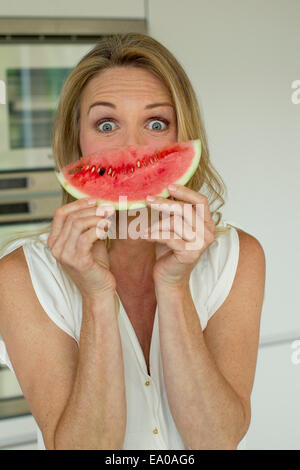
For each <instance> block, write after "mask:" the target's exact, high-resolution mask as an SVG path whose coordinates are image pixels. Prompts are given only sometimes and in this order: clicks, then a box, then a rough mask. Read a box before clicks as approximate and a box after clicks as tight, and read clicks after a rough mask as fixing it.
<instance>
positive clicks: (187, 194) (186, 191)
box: [168, 184, 211, 223]
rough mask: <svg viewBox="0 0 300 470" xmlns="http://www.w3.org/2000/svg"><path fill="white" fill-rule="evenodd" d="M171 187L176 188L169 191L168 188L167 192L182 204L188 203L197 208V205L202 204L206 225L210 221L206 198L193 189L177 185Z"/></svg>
mask: <svg viewBox="0 0 300 470" xmlns="http://www.w3.org/2000/svg"><path fill="white" fill-rule="evenodd" d="M173 186H175V187H176V190H171V189H169V187H168V191H169V192H170V194H171V196H173V197H175V198H176V199H178V200H180V201H184V202H190V203H191V204H193V206H195V207H196V206H197V205H198V204H200V205H201V204H203V207H204V220H205V222H207V223H210V221H211V215H210V209H209V204H208V200H207V198H206V196H204V195H203V194H201V193H198V192H197V191H194V190H193V189H190V188H187V187H186V186H181V185H178V184H174V185H173Z"/></svg>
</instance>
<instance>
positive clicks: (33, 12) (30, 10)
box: [1, 0, 145, 18]
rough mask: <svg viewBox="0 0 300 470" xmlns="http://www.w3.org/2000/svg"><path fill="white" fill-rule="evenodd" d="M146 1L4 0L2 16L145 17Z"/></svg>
mask: <svg viewBox="0 0 300 470" xmlns="http://www.w3.org/2000/svg"><path fill="white" fill-rule="evenodd" d="M144 15H145V11H144V1H142V0H126V1H124V0H110V1H109V2H107V1H105V0H85V1H84V8H82V3H81V2H74V1H71V0H52V1H51V2H40V1H39V0H27V1H26V2H24V3H22V2H2V4H1V16H18V17H21V16H31V17H34V16H48V17H61V18H62V17H73V18H76V17H80V18H84V17H90V18H91V17H93V18H144Z"/></svg>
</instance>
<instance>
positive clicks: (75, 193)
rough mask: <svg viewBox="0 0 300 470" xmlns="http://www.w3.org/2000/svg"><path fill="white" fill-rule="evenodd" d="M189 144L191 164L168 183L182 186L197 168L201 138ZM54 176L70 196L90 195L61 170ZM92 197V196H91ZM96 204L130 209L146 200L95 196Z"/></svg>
mask: <svg viewBox="0 0 300 470" xmlns="http://www.w3.org/2000/svg"><path fill="white" fill-rule="evenodd" d="M191 144H192V145H193V146H194V151H195V155H194V157H193V162H192V164H191V166H190V167H189V168H188V170H187V171H186V172H185V173H184V174H183V175H182V176H181V177H180V178H179V179H178V180H176V181H170V183H174V184H178V185H181V186H184V185H185V184H186V183H187V182H188V181H189V180H190V179H191V177H192V176H193V174H194V173H195V171H196V170H197V168H198V165H199V162H200V158H201V153H202V145H201V140H200V139H197V140H193V141H191ZM55 175H56V178H57V179H58V181H59V183H60V184H61V186H62V187H63V188H64V189H65V190H66V191H67V192H68V193H69V194H71V196H73V197H74V198H75V199H82V198H89V197H90V196H89V195H87V194H86V193H83V192H82V191H80V190H79V189H77V188H75V187H74V186H72V185H71V184H70V183H69V181H68V180H67V179H66V178H65V177H64V175H63V173H62V171H60V172H57V171H55ZM157 196H160V197H163V198H168V197H169V196H171V194H170V193H169V191H168V190H167V189H164V190H163V191H162V192H161V193H159V194H157ZM93 199H94V198H93ZM97 205H98V206H100V205H113V206H114V208H115V209H116V210H130V209H140V208H142V207H147V203H146V201H145V200H144V199H143V200H140V201H133V202H131V201H127V202H126V201H121V202H120V203H119V202H116V201H110V200H108V199H105V200H103V199H99V198H97Z"/></svg>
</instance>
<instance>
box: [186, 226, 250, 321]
mask: <svg viewBox="0 0 300 470" xmlns="http://www.w3.org/2000/svg"><path fill="white" fill-rule="evenodd" d="M220 227H222V228H223V229H225V230H224V231H222V232H219V233H218V235H217V236H215V240H214V242H213V243H212V244H211V245H210V246H209V247H208V248H207V249H206V250H205V251H204V252H203V254H202V256H201V258H200V260H199V262H198V264H197V265H196V268H195V269H194V272H193V276H192V288H193V292H194V298H195V300H196V301H199V302H201V304H202V306H203V309H204V312H205V314H206V321H208V320H209V319H210V318H211V316H212V315H213V314H214V313H215V312H216V311H217V310H218V308H219V307H220V306H221V305H222V303H223V302H224V300H225V299H226V297H227V296H228V294H229V292H230V289H231V287H232V284H233V281H234V278H235V275H236V271H237V266H238V261H239V255H240V245H241V243H240V240H241V238H243V239H244V238H245V237H246V238H248V237H250V238H253V239H254V240H255V237H253V236H252V235H250V234H249V233H248V231H247V230H246V229H245V228H244V227H242V226H241V224H239V223H236V222H234V221H229V220H225V221H222V223H221V224H220ZM198 299H199V300H198Z"/></svg>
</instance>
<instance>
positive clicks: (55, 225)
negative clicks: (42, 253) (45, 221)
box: [48, 198, 96, 248]
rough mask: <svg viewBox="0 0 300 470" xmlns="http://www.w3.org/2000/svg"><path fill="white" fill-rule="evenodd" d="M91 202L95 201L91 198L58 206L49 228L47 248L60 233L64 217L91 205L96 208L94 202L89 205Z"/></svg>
mask: <svg viewBox="0 0 300 470" xmlns="http://www.w3.org/2000/svg"><path fill="white" fill-rule="evenodd" d="M92 201H95V200H94V199H92V198H83V199H78V200H76V201H73V202H70V203H68V204H65V205H63V206H60V207H58V208H57V209H56V210H55V213H54V217H53V222H52V227H51V233H50V235H49V237H48V247H49V248H51V247H52V245H53V243H54V242H55V240H56V239H57V237H58V236H59V234H60V233H61V230H62V227H63V225H64V223H65V220H66V217H67V216H68V215H69V214H71V213H72V212H74V211H78V210H80V209H84V208H87V207H90V206H91V205H94V206H96V201H95V202H93V204H91V203H92Z"/></svg>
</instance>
